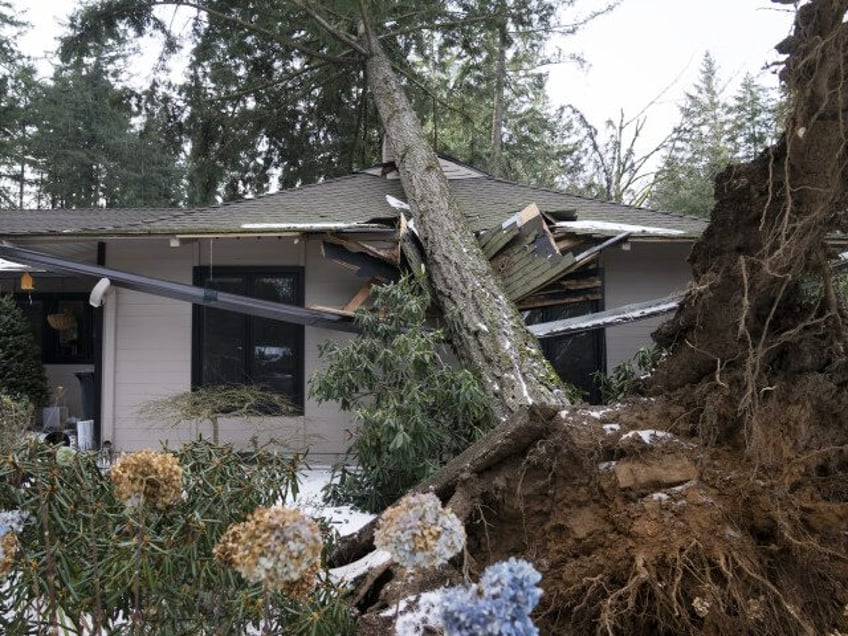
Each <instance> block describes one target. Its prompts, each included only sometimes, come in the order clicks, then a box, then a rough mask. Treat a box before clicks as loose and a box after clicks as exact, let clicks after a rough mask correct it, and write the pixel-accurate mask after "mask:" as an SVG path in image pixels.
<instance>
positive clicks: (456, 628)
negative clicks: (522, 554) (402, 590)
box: [442, 558, 542, 636]
mask: <svg viewBox="0 0 848 636" xmlns="http://www.w3.org/2000/svg"><path fill="white" fill-rule="evenodd" d="M541 579H542V575H541V574H539V573H538V572H537V571H536V569H535V568H534V567H533V566H532V565H531V564H530V563H528V562H527V561H524V560H523V559H515V558H510V559H509V560H508V561H501V562H500V563H495V564H494V565H490V566H489V567H487V568H486V569H485V571H484V572H483V576H481V577H480V583H479V584H477V585H472V586H470V587H455V588H451V589H449V590H445V592H444V593H443V595H442V622H443V624H444V628H445V634H446V635H447V636H482V635H484V634H491V635H493V636H495V635H500V636H537V635H538V633H539V630H538V628H537V627H536V626H535V625H534V624H533V621H532V620H531V619H530V613H531V612H532V611H533V609H534V608H535V607H536V605H537V604H538V602H539V598H540V597H541V596H542V590H541V589H540V588H538V587H536V584H537V583H538V582H539V581H540V580H541Z"/></svg>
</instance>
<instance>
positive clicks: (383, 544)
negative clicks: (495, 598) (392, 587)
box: [374, 493, 465, 569]
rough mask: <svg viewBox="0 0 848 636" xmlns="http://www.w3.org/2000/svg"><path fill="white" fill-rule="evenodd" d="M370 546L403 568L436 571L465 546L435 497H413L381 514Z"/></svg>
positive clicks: (457, 524) (461, 529) (452, 518)
mask: <svg viewBox="0 0 848 636" xmlns="http://www.w3.org/2000/svg"><path fill="white" fill-rule="evenodd" d="M374 545H375V546H376V547H377V548H379V549H380V550H385V551H386V552H388V553H389V554H391V555H392V558H393V559H394V560H395V561H397V562H398V563H399V564H400V565H402V566H403V567H405V568H408V569H414V568H429V567H436V566H439V565H442V564H443V563H447V561H448V560H449V559H450V558H451V557H453V556H454V555H455V554H457V553H458V552H459V551H460V550H462V548H463V547H464V546H465V528H464V527H463V525H462V522H461V521H460V520H459V518H458V517H457V516H456V515H455V514H454V513H453V512H452V511H450V510H446V509H445V508H442V504H441V502H440V501H439V498H438V497H436V495H434V494H433V493H413V494H409V495H406V496H405V497H404V498H403V499H401V500H400V501H399V502H398V503H397V504H395V505H394V506H392V507H391V508H389V509H388V510H386V511H385V512H384V513H383V516H382V517H381V518H380V522H379V524H378V526H377V531H376V532H375V533H374Z"/></svg>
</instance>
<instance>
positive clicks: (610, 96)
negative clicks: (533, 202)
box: [12, 0, 792, 143]
mask: <svg viewBox="0 0 848 636" xmlns="http://www.w3.org/2000/svg"><path fill="white" fill-rule="evenodd" d="M600 3H601V0H582V1H581V2H580V3H578V7H580V6H586V7H594V6H596V5H598V4H600ZM12 4H13V6H15V7H18V8H19V9H22V10H26V14H25V15H24V16H22V17H24V18H25V19H27V20H28V21H29V22H31V23H32V24H33V25H34V28H33V31H32V32H31V33H30V34H29V35H27V37H26V38H24V40H23V41H22V45H23V46H24V47H25V49H26V50H27V51H29V52H30V53H31V54H33V55H43V54H44V51H45V49H46V50H50V49H52V48H53V46H54V39H55V37H56V36H57V35H58V34H59V32H60V30H61V27H60V25H59V21H60V19H61V18H63V17H64V16H65V15H66V14H67V13H68V12H69V11H70V10H71V9H72V8H73V7H74V6H76V4H77V3H75V2H73V1H70V0H12ZM791 23H792V14H791V13H790V12H789V11H787V10H786V9H785V7H783V6H782V5H776V4H773V3H771V2H770V1H769V0H623V2H622V4H621V6H619V7H618V8H617V9H615V10H614V11H613V12H612V13H610V14H609V15H605V16H602V17H600V18H598V19H597V20H595V21H594V22H592V23H591V24H589V25H588V26H586V27H585V28H584V29H583V30H582V31H581V32H580V33H579V34H577V35H576V36H573V37H569V38H567V39H565V40H564V42H563V50H564V52H565V53H579V54H582V55H583V57H585V59H586V60H587V62H588V64H589V65H588V67H587V68H586V69H583V70H581V69H578V68H576V67H575V66H574V65H573V64H562V65H558V66H555V67H552V68H550V82H549V95H550V97H551V99H552V100H553V101H554V102H555V103H558V104H559V103H572V104H574V105H575V106H577V107H578V108H580V109H581V110H582V111H583V112H584V113H585V114H586V115H587V117H588V118H589V120H590V121H591V122H592V123H593V124H595V125H596V126H601V125H602V124H603V122H604V120H605V119H607V118H617V116H618V112H619V110H621V109H623V110H624V112H625V115H627V116H628V117H632V116H634V115H637V114H638V113H639V112H640V111H642V110H643V109H644V108H646V107H647V106H648V105H649V104H650V103H651V102H652V101H654V100H657V103H656V104H654V105H653V106H651V107H650V108H649V109H648V110H647V111H646V113H645V115H646V117H647V120H648V123H647V126H646V129H647V133H646V134H647V139H646V143H648V142H651V141H652V140H658V139H660V138H662V136H663V135H664V134H665V133H667V132H668V131H669V130H670V128H671V127H672V126H673V125H674V123H676V115H677V109H676V104H677V103H678V102H679V100H680V99H681V97H682V96H683V93H684V91H685V90H686V89H688V88H689V87H691V86H692V85H693V83H694V82H695V81H696V80H697V78H698V69H699V67H700V64H701V60H702V58H703V55H704V53H705V52H706V51H710V53H711V54H712V55H713V56H714V58H715V59H716V61H717V63H718V66H719V73H720V77H721V78H722V79H724V80H726V81H728V83H729V86H728V88H727V90H728V92H729V93H732V91H733V89H734V88H735V83H734V82H736V81H738V79H739V78H741V77H742V76H743V75H744V74H745V72H750V73H752V74H754V75H757V76H758V77H759V78H760V79H761V80H762V81H764V82H770V83H772V84H773V85H776V84H777V81H776V79H775V78H774V73H773V71H771V70H763V69H764V67H765V66H766V65H767V64H769V63H772V62H774V61H776V60H777V59H778V56H777V54H776V53H775V52H774V50H773V48H774V45H775V44H776V43H777V42H779V41H780V40H782V39H783V38H784V37H785V36H786V35H787V34H788V33H789V29H790V27H791Z"/></svg>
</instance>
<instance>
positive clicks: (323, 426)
mask: <svg viewBox="0 0 848 636" xmlns="http://www.w3.org/2000/svg"><path fill="white" fill-rule="evenodd" d="M106 258H107V266H109V267H114V268H116V269H123V270H128V271H132V272H136V273H140V274H145V275H150V276H155V277H158V278H164V279H168V280H173V281H178V282H184V283H191V281H192V272H193V267H194V266H195V265H211V266H212V267H213V271H214V267H215V266H216V265H217V266H222V267H223V266H232V265H244V266H249V265H280V266H301V267H304V268H305V284H306V294H305V300H306V304H307V305H311V304H315V305H324V306H330V307H341V306H343V305H344V304H345V303H346V302H347V301H348V300H349V299H350V297H351V296H352V295H353V294H354V293H355V292H356V290H357V289H358V288H359V287H360V286H361V285H362V283H363V282H364V281H362V280H360V279H357V278H356V277H355V276H354V275H353V274H352V273H351V272H349V271H347V270H345V269H344V268H341V267H339V266H338V265H334V264H333V263H331V262H328V261H327V260H326V259H324V258H323V256H322V255H321V252H320V239H313V240H305V239H295V238H289V237H283V238H263V239H255V238H242V239H214V240H208V239H202V240H199V241H197V242H194V243H185V242H184V243H183V245H181V246H180V247H177V248H172V247H169V245H168V241H167V239H164V238H159V239H142V240H121V241H112V242H110V243H109V245H108V247H107V257H106ZM109 302H111V303H114V304H113V311H114V313H115V327H114V328H115V342H116V347H115V350H114V364H110V362H109V358H108V353H107V352H105V351H104V401H103V405H104V408H103V418H104V426H103V438H104V439H110V436H111V441H112V442H113V444H114V446H115V447H116V448H118V449H120V450H132V449H137V448H149V447H157V446H158V445H159V443H160V441H165V442H167V443H168V444H171V445H174V444H178V443H180V442H182V441H185V440H187V439H191V438H193V437H195V436H196V435H197V434H198V433H203V434H204V436H209V435H210V434H211V431H210V430H209V429H210V427H209V424H208V423H201V424H199V425H198V424H186V425H182V426H180V427H179V428H177V429H175V428H168V427H162V426H157V425H155V424H153V423H151V422H147V421H145V420H144V419H142V418H141V417H140V416H139V415H138V408H139V407H140V406H141V405H142V404H144V403H145V402H146V401H149V400H151V399H155V398H158V397H163V396H166V395H171V394H174V393H178V392H180V391H185V390H188V389H189V388H190V382H191V344H192V342H191V340H192V330H191V315H192V310H191V305H189V304H188V303H184V302H180V301H172V300H168V299H165V298H160V297H156V296H150V295H147V294H140V293H136V292H130V291H127V290H118V291H117V293H116V295H115V296H113V297H111V298H110V299H109V300H107V303H109ZM107 309H108V307H107ZM108 319H109V314H108V312H107V313H106V315H105V316H104V322H105V323H106V326H105V329H107V330H108ZM348 337H349V336H348V335H347V334H343V333H340V332H333V331H329V330H324V329H315V328H311V327H307V328H306V330H305V351H304V358H305V360H304V367H305V375H306V379H307V381H308V378H309V377H310V376H311V375H312V373H313V371H314V370H315V368H316V367H317V365H318V364H319V361H318V351H317V345H318V344H319V343H321V342H323V341H325V340H328V339H331V338H333V339H345V338H348ZM107 339H108V338H106V334H104V341H105V340H107ZM110 366H112V367H113V376H112V377H113V378H114V388H111V387H109V382H108V381H107V380H106V376H107V374H108V373H110V371H109V367H110ZM108 390H111V391H112V396H111V399H110V398H109V397H107V396H106V395H105V393H106V392H107V391H108ZM219 424H220V434H221V440H222V441H226V442H232V443H234V444H236V445H238V446H248V445H250V444H251V443H252V438H255V439H256V440H257V441H258V442H259V443H264V442H266V441H268V440H277V441H281V442H285V443H286V444H287V445H289V446H292V447H295V448H298V449H301V448H304V447H306V446H309V447H310V456H311V457H313V458H316V459H319V460H320V459H322V458H325V459H327V460H328V461H329V460H331V459H334V458H335V457H336V456H337V455H339V454H340V453H342V452H344V449H345V447H346V445H347V443H348V442H347V434H346V430H347V429H348V428H350V418H349V416H348V415H347V414H345V413H340V412H339V411H338V409H337V408H336V406H335V405H334V404H324V405H321V406H319V405H317V404H316V403H315V402H313V401H312V400H309V399H308V398H307V399H306V402H305V405H304V415H303V416H302V417H289V418H254V419H252V420H250V421H242V420H233V419H224V420H221V422H220V423H219Z"/></svg>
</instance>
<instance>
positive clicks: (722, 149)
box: [650, 53, 777, 216]
mask: <svg viewBox="0 0 848 636" xmlns="http://www.w3.org/2000/svg"><path fill="white" fill-rule="evenodd" d="M775 104H776V100H775V99H774V98H773V97H772V96H771V93H770V91H769V90H768V89H767V88H765V87H764V86H762V85H760V84H758V83H757V82H756V81H755V80H754V78H753V77H752V76H750V75H747V76H745V78H744V79H743V81H742V84H741V85H740V87H739V91H738V92H737V94H736V95H735V96H734V98H733V100H732V101H731V102H729V103H728V102H727V101H726V100H724V99H723V98H722V87H721V83H720V79H719V74H718V68H717V66H716V64H715V61H714V60H713V58H712V56H711V55H710V54H709V53H706V54H705V55H704V59H703V62H702V64H701V74H700V77H699V79H698V82H697V83H696V84H695V86H694V87H693V89H692V92H689V93H687V94H686V97H685V99H684V101H683V104H682V105H681V106H680V123H679V124H678V125H677V126H676V127H675V130H674V133H673V136H672V140H671V143H670V146H669V150H668V152H667V153H666V154H665V156H664V158H663V162H662V165H661V167H660V169H659V171H658V173H657V177H656V179H655V182H654V185H653V191H652V194H651V199H650V203H651V205H652V206H654V207H657V208H660V209H664V210H668V211H671V212H679V213H682V214H691V215H696V216H707V215H709V213H710V211H711V210H712V207H713V181H714V179H715V176H716V175H717V174H718V173H719V172H720V171H721V170H722V169H723V168H724V167H725V166H727V165H729V164H730V163H733V162H736V161H742V160H746V159H748V158H750V157H752V156H754V155H756V154H757V153H758V152H759V151H760V150H761V149H762V148H764V147H765V145H766V144H767V143H769V142H770V141H771V140H773V139H774V138H775V136H776V135H775V131H776V128H777V127H776V125H775V117H776V105H775Z"/></svg>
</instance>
